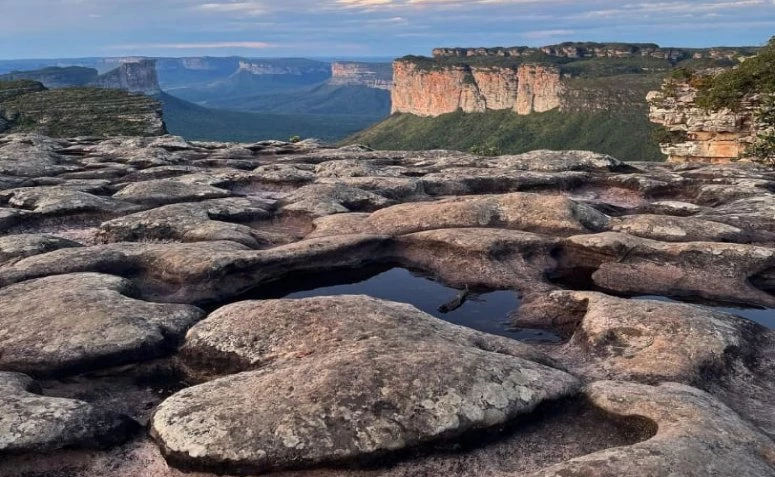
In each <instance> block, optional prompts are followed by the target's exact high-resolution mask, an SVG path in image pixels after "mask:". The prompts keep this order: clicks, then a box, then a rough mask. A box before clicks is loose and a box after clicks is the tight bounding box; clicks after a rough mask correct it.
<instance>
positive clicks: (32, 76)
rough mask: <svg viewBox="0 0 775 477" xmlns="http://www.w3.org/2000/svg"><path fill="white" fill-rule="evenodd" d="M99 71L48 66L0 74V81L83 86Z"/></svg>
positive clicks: (80, 67) (77, 67)
mask: <svg viewBox="0 0 775 477" xmlns="http://www.w3.org/2000/svg"><path fill="white" fill-rule="evenodd" d="M98 75H99V72H98V71H97V70H96V69H94V68H85V67H83V66H68V67H64V68H63V67H58V66H50V67H47V68H42V69H39V70H32V71H12V72H11V73H6V74H4V75H0V81H15V80H32V81H38V82H40V83H43V85H44V86H45V87H47V88H64V87H66V86H85V85H87V84H89V83H91V82H93V81H94V80H96V79H97V76H98Z"/></svg>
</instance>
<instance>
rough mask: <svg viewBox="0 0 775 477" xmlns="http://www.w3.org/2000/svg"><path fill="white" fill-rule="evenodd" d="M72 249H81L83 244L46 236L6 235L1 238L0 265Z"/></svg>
mask: <svg viewBox="0 0 775 477" xmlns="http://www.w3.org/2000/svg"><path fill="white" fill-rule="evenodd" d="M71 247H81V244H79V243H78V242H73V241H72V240H67V239H64V238H61V237H56V236H54V235H46V234H19V235H6V236H4V237H0V264H2V263H5V262H9V261H11V260H18V259H22V258H26V257H31V256H33V255H38V254H41V253H47V252H51V251H53V250H59V249H60V248H71Z"/></svg>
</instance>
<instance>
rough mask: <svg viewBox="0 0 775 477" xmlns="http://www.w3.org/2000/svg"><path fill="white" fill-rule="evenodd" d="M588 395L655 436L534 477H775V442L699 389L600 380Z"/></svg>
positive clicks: (551, 469)
mask: <svg viewBox="0 0 775 477" xmlns="http://www.w3.org/2000/svg"><path fill="white" fill-rule="evenodd" d="M586 396H587V397H588V398H589V399H590V400H591V401H592V402H593V403H594V404H595V405H596V406H599V407H600V408H602V409H603V410H605V411H607V412H609V413H612V414H613V415H616V416H621V417H624V416H628V417H630V416H633V415H636V416H642V417H644V418H646V419H648V420H650V421H652V422H653V423H654V424H655V425H656V427H657V429H658V430H657V433H656V435H655V436H654V437H652V438H651V439H649V440H647V441H644V442H641V443H638V444H634V445H631V446H624V447H615V448H612V449H607V450H603V451H600V452H594V453H592V454H588V455H585V456H583V457H577V458H575V459H570V460H568V461H567V462H563V463H561V464H557V465H554V466H551V467H548V468H546V469H542V470H540V471H538V472H535V473H532V474H530V477H567V476H576V475H578V476H582V475H583V476H589V477H618V476H622V475H653V476H662V475H680V476H686V477H705V476H710V475H713V476H719V477H720V476H725V475H740V476H751V477H753V476H772V475H775V443H773V441H772V440H770V439H769V438H768V437H767V436H765V435H763V434H762V433H760V432H759V431H757V430H756V429H755V428H754V427H753V426H751V425H750V424H748V423H747V422H745V421H744V420H742V419H741V418H740V416H738V415H737V414H736V413H735V412H734V411H732V410H731V409H729V408H728V407H727V406H725V405H724V404H722V403H720V402H719V401H718V400H716V399H714V398H713V397H712V396H711V395H709V394H707V393H705V392H703V391H700V390H698V389H696V388H692V387H689V386H686V385H683V384H676V383H664V384H661V385H659V386H646V385H642V384H635V383H625V382H612V381H598V382H595V383H592V384H590V385H589V386H588V389H587V391H586Z"/></svg>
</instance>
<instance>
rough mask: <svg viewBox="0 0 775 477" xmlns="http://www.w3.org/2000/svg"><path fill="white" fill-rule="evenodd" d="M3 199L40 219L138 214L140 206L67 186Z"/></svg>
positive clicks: (32, 190) (27, 190) (8, 193)
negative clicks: (73, 215)
mask: <svg viewBox="0 0 775 477" xmlns="http://www.w3.org/2000/svg"><path fill="white" fill-rule="evenodd" d="M0 200H5V201H7V203H8V204H9V205H11V206H13V207H18V208H21V209H26V210H31V211H32V212H33V213H34V214H35V215H39V216H58V215H69V214H82V213H101V214H112V215H114V216H115V215H120V214H127V213H131V212H135V211H137V210H139V209H140V207H139V206H137V205H135V204H131V203H128V202H124V201H121V200H118V199H114V198H110V197H100V196H97V195H94V194H90V193H88V192H82V191H79V190H74V189H70V188H67V187H61V186H53V187H29V188H22V189H11V190H9V191H2V192H0Z"/></svg>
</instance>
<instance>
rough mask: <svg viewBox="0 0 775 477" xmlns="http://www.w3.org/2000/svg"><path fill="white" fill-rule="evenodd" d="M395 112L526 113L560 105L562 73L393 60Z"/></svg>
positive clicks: (531, 67) (527, 67)
mask: <svg viewBox="0 0 775 477" xmlns="http://www.w3.org/2000/svg"><path fill="white" fill-rule="evenodd" d="M393 81H394V85H393V92H392V104H393V106H392V112H394V113H411V114H415V115H417V116H440V115H442V114H446V113H451V112H454V111H457V110H459V109H460V110H463V111H464V112H467V113H481V112H484V111H487V110H504V109H508V110H513V111H515V112H516V113H517V114H521V115H526V114H530V113H534V112H544V111H549V110H552V109H555V108H558V107H560V105H561V94H562V92H563V89H564V88H563V84H562V76H561V74H560V71H559V70H558V69H557V68H554V67H551V66H541V65H521V66H519V67H517V68H508V67H478V66H467V65H458V66H455V65H450V66H443V67H439V68H436V67H432V68H427V67H425V66H424V65H423V64H422V63H417V62H414V61H412V60H397V61H396V62H395V63H394V64H393Z"/></svg>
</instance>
